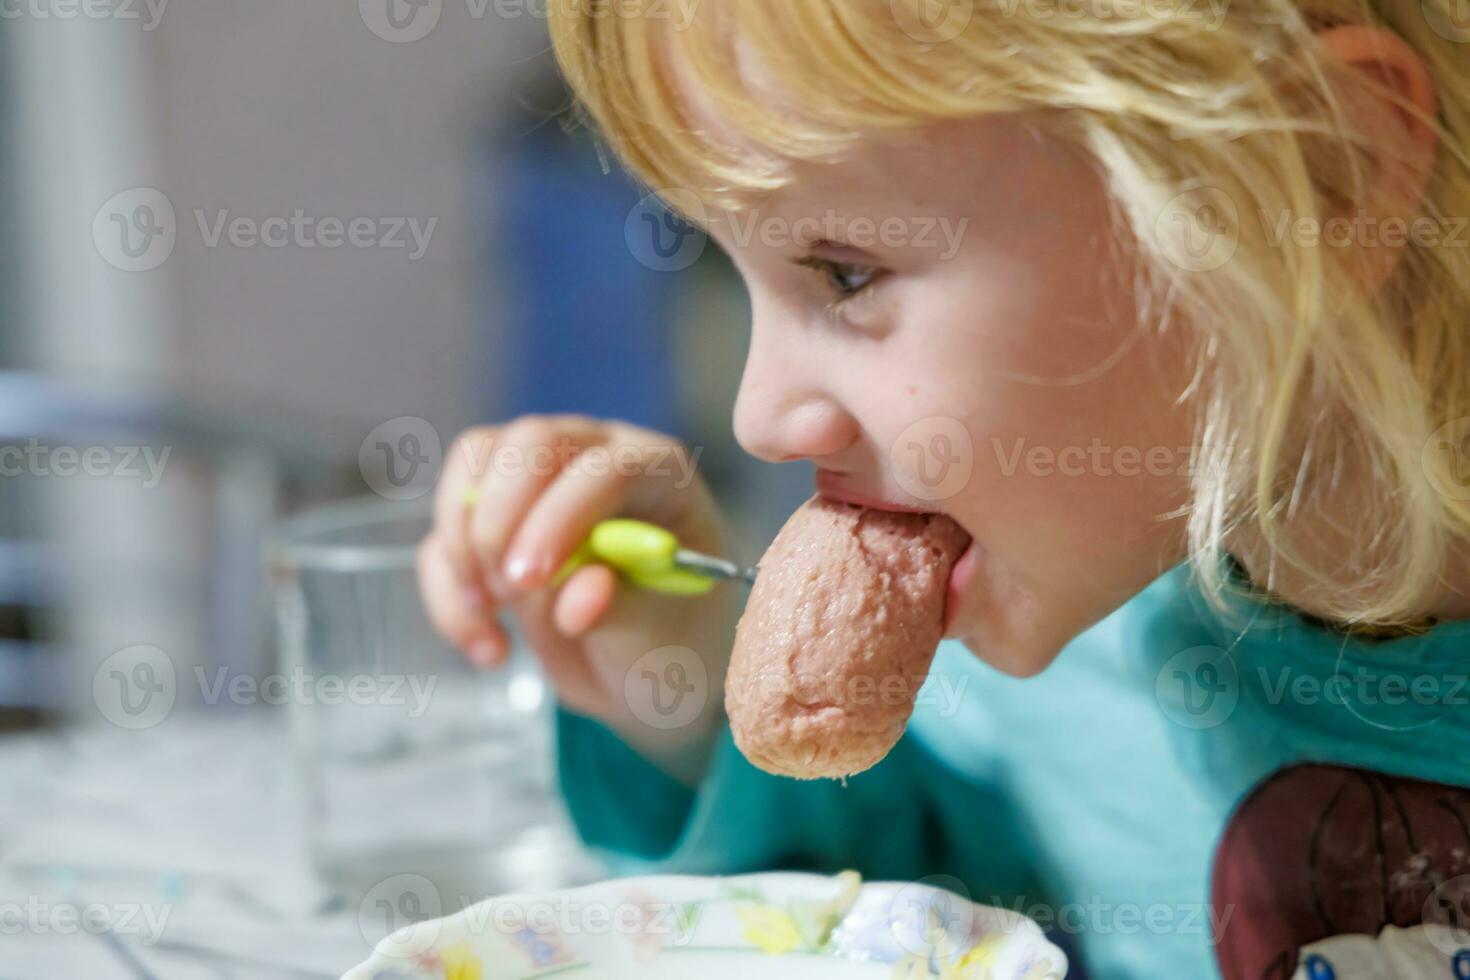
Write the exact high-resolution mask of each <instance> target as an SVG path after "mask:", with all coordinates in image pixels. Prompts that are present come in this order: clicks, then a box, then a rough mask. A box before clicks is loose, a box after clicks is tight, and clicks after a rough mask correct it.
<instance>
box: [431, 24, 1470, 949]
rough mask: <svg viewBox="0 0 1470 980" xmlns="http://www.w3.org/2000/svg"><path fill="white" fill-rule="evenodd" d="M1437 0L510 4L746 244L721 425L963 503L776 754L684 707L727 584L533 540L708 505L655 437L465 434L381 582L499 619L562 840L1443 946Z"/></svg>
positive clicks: (1466, 411) (1446, 782) (712, 692)
mask: <svg viewBox="0 0 1470 980" xmlns="http://www.w3.org/2000/svg"><path fill="white" fill-rule="evenodd" d="M1464 12H1465V11H1464V7H1463V3H1461V4H1460V5H1459V6H1458V7H1457V6H1456V5H1455V0H1422V2H1421V0H1379V2H1378V3H1376V4H1374V5H1373V6H1371V7H1370V6H1367V5H1364V4H1361V3H1358V2H1354V0H1219V2H1216V3H1205V2H1204V0H1149V2H1124V0H973V2H969V0H955V2H950V3H946V4H938V5H936V4H934V3H932V2H929V0H707V2H705V3H703V4H700V5H698V6H697V7H696V8H694V10H693V16H692V17H690V18H688V19H684V18H674V17H672V16H670V9H669V7H668V5H666V4H663V3H660V2H655V0H647V2H622V3H616V4H613V3H603V2H600V0H582V2H578V3H554V4H552V17H551V29H552V36H553V40H554V43H555V49H556V54H557V56H558V58H559V60H560V62H561V65H562V67H563V70H564V72H565V74H566V75H567V77H568V79H569V81H570V82H571V84H572V86H573V88H574V90H575V91H576V94H577V96H578V97H579V100H580V103H581V105H582V106H583V107H584V109H585V112H586V114H587V116H588V117H590V120H591V122H592V123H593V124H594V125H595V126H596V128H597V131H598V133H599V135H600V137H601V138H602V139H603V140H604V141H605V142H606V143H607V144H608V145H609V146H610V147H611V148H612V150H613V151H615V152H616V154H617V155H618V156H619V157H620V158H621V159H622V161H623V162H624V163H625V164H626V165H627V166H628V167H629V168H630V169H631V170H632V171H633V172H634V173H635V174H637V175H638V176H639V177H641V178H642V179H643V180H644V181H646V182H647V183H648V185H649V186H650V187H651V188H654V189H656V190H658V191H659V192H660V194H661V195H662V196H663V197H664V198H665V199H666V200H667V201H668V202H669V203H670V204H671V205H672V206H674V207H675V208H677V209H678V210H680V211H681V212H683V213H684V214H685V215H686V216H687V217H689V218H690V219H691V220H692V221H695V222H696V223H698V224H700V225H701V226H702V227H704V228H705V229H706V230H707V231H708V232H709V234H710V235H711V236H712V237H713V238H714V239H715V240H716V241H717V242H718V243H719V244H720V245H721V246H722V247H723V248H724V249H725V250H726V251H727V252H728V253H729V255H730V257H731V258H732V260H733V261H734V263H735V265H736V266H737V267H738V269H739V271H740V273H741V275H742V276H743V278H744V280H745V282H746V285H747V287H748V289H749V292H750V297H751V302H752V308H753V316H754V323H753V334H752V342H751V348H750V353H749V360H748V363H747V364H746V368H745V375H744V379H743V383H742V388H741V392H740V396H739V399H738V401H737V403H736V405H735V428H736V434H737V436H738V437H739V439H740V441H741V443H742V444H743V445H744V447H745V448H746V449H748V450H749V451H750V452H752V453H754V454H756V455H757V456H759V457H761V458H763V459H766V460H770V461H772V462H785V461H789V460H797V459H806V460H811V461H813V462H814V463H815V465H816V468H817V472H818V474H819V475H818V480H817V487H816V490H817V492H819V493H821V494H824V495H826V496H828V497H832V498H835V499H838V500H845V501H849V502H853V503H857V504H862V505H866V506H869V507H879V508H892V509H905V508H907V509H917V510H921V511H937V512H942V513H944V514H947V515H948V516H950V517H951V518H953V519H954V520H955V521H957V522H958V523H959V524H960V525H962V526H963V527H964V529H965V530H966V531H968V532H969V533H970V534H971V535H972V536H973V538H974V543H973V545H972V546H971V548H970V550H969V551H968V552H967V553H966V555H965V557H964V558H963V559H962V560H961V561H960V562H959V564H958V566H957V567H956V569H955V572H954V574H953V576H952V580H951V583H950V593H949V598H948V609H947V620H948V625H947V635H948V636H949V637H950V639H949V640H948V641H946V642H945V643H944V644H943V645H942V646H941V648H940V652H939V654H938V656H937V658H936V660H935V663H934V667H933V671H932V673H931V675H930V680H929V686H928V687H926V688H925V689H924V692H923V693H921V696H920V699H919V704H918V706H917V709H916V711H915V714H914V717H913V720H912V722H911V724H910V727H909V730H908V734H907V735H906V736H905V738H904V739H903V740H902V741H901V742H900V743H899V745H898V746H897V748H895V750H894V751H893V752H892V753H891V754H890V755H889V756H888V758H887V759H885V760H884V761H883V762H882V763H880V764H879V765H878V766H876V767H875V768H873V769H871V770H869V771H867V772H864V773H861V774H859V775H857V776H855V777H853V778H852V779H850V780H849V781H848V782H847V783H846V785H843V784H839V783H837V782H831V781H820V782H798V781H794V780H788V779H781V778H776V777H773V776H768V775H766V774H764V773H762V772H760V771H758V770H756V769H754V768H753V767H752V766H750V765H749V764H748V763H747V762H746V761H745V760H744V759H743V758H742V757H741V756H740V754H739V753H738V751H737V750H736V749H735V748H734V746H733V744H732V742H731V740H730V738H729V735H728V733H727V730H726V728H725V726H724V723H723V718H722V714H721V689H720V679H721V677H722V676H723V671H724V665H725V661H726V657H727V656H728V650H729V649H730V643H731V637H732V634H733V624H734V622H735V617H736V616H737V614H738V606H739V601H740V599H741V596H740V595H739V594H737V590H734V589H730V588H722V589H720V590H717V591H716V592H715V593H714V594H713V595H712V596H710V597H707V598H702V599H691V598H671V597H666V596H659V595H655V594H651V593H647V592H639V591H634V590H631V589H628V588H626V587H624V586H622V585H620V584H619V582H618V580H617V579H616V578H615V576H614V575H613V574H612V572H611V571H610V570H608V569H607V568H605V567H601V566H595V565H594V566H588V567H584V568H582V569H581V570H580V571H578V572H577V573H576V574H575V575H574V576H573V577H571V578H570V579H568V580H566V581H565V582H560V581H553V579H554V577H555V573H556V570H557V569H558V568H559V567H560V565H561V563H562V562H563V560H564V559H565V558H566V557H567V556H568V555H569V554H570V553H571V552H572V551H573V549H574V548H575V547H576V546H577V544H578V542H579V541H580V540H581V539H582V538H583V537H584V536H585V535H586V534H587V532H588V530H589V529H590V528H591V526H592V525H593V524H594V523H595V522H597V521H598V520H600V519H602V518H605V517H608V516H611V515H614V514H623V515H628V516H633V517H638V518H643V519H646V520H650V521H653V522H656V523H659V524H662V525H664V526H666V527H668V528H670V529H672V530H673V531H674V532H675V533H676V534H678V535H679V536H680V538H681V539H682V540H683V541H684V542H685V544H686V545H687V546H688V547H691V548H696V549H699V550H702V551H707V552H712V553H721V552H723V551H724V550H725V542H724V540H723V532H722V525H721V518H720V515H719V512H718V510H717V509H716V506H715V504H714V503H713V501H712V499H711V496H710V494H709V493H708V491H707V490H706V488H705V487H704V486H703V485H702V484H700V483H699V482H697V481H694V482H692V483H691V482H689V481H687V480H679V479H678V478H677V476H678V474H679V473H680V472H681V471H680V469H679V468H678V467H671V466H663V467H659V466H656V465H653V461H655V460H656V459H663V458H666V453H667V452H668V451H670V450H677V448H678V447H677V446H675V445H673V444H672V440H670V439H668V438H667V437H663V436H660V435H659V434H657V433H652V432H647V431H642V430H638V429H634V428H632V427H629V426H626V425H622V424H619V423H616V422H604V421H598V420H593V419H587V418H577V417H567V418H539V417H538V418H528V419H520V420H517V421H514V422H512V423H510V424H508V425H505V426H500V427H495V428H487V429H478V430H472V431H470V432H468V433H466V434H464V436H463V437H462V438H461V440H460V441H459V443H458V445H457V446H456V448H455V449H454V451H453V452H451V454H450V461H449V463H448V466H447V469H446V474H445V478H444V479H443V481H442V485H441V487H440V489H439V494H438V506H437V511H436V527H435V530H434V532H433V534H432V536H431V537H430V538H429V540H427V541H426V542H425V544H424V547H423V549H422V567H421V575H422V580H423V583H424V591H425V595H426V597H427V601H428V603H429V606H430V609H431V611H432V614H433V616H434V618H435V621H436V623H437V625H438V626H439V628H440V629H441V630H442V631H443V632H444V633H445V634H446V635H447V636H449V637H450V638H451V639H452V640H453V641H454V642H455V643H457V644H458V645H460V646H462V647H463V648H464V649H465V650H466V651H467V653H468V654H469V656H470V657H471V658H472V659H474V660H475V661H476V662H477V663H481V664H484V665H487V666H489V665H492V664H495V663H497V662H499V661H500V660H501V659H502V658H503V657H504V656H505V655H506V652H507V640H506V637H505V634H504V633H503V632H502V629H501V627H500V626H499V625H498V624H497V618H496V617H497V615H498V613H499V612H500V611H501V610H502V609H504V610H508V611H510V612H511V613H513V614H514V615H515V616H516V617H518V619H519V621H520V623H521V625H522V627H523V629H524V631H525V633H526V635H527V636H528V638H529V641H530V643H531V645H532V646H533V647H534V649H535V650H536V652H537V653H538V655H539V656H540V657H541V659H542V660H543V662H544V664H545V666H546V669H547V671H548V673H549V675H550V677H551V679H552V681H553V683H554V684H555V686H556V689H557V692H558V694H559V698H560V703H561V709H560V712H559V715H558V726H559V739H560V743H559V744H560V766H561V777H562V785H563V788H564V791H565V793H566V796H567V800H568V802H569V805H570V808H571V811H572V814H573V816H574V817H575V819H576V821H577V823H578V825H579V827H580V829H581V832H582V833H583V835H584V836H585V838H586V839H587V841H588V842H589V843H591V844H592V845H594V846H597V847H599V848H601V849H603V850H604V851H605V852H606V853H607V854H609V855H610V856H613V857H615V859H616V860H617V861H618V864H617V867H618V869H619V870H622V871H629V870H650V869H655V868H657V869H660V870H674V871H690V872H715V873H725V872H736V871H744V870H752V869H763V868H812V869H827V870H835V869H839V868H844V867H853V868H857V869H858V870H860V871H861V872H863V874H864V875H865V876H868V877H873V878H888V879H903V880H911V879H916V878H921V877H926V876H933V877H931V878H930V880H933V881H936V882H939V883H941V884H944V885H945V886H947V887H950V888H954V889H956V890H961V891H964V892H966V893H967V894H968V895H969V897H970V898H971V899H973V900H975V901H978V902H983V903H989V904H999V905H1005V906H1008V907H1012V908H1017V909H1019V910H1020V911H1023V912H1025V913H1027V914H1030V915H1032V916H1033V917H1035V918H1037V919H1038V920H1039V921H1040V922H1041V924H1042V925H1043V926H1046V927H1048V928H1050V929H1052V930H1053V932H1054V933H1055V934H1057V935H1058V936H1060V937H1063V939H1064V940H1065V941H1066V942H1067V943H1068V944H1069V945H1071V946H1072V948H1073V949H1074V950H1077V951H1079V953H1080V955H1079V957H1078V960H1079V961H1080V962H1079V963H1078V964H1077V966H1078V970H1077V973H1078V974H1079V975H1080V974H1081V973H1083V972H1084V971H1085V973H1086V975H1088V976H1091V977H1098V978H1133V977H1170V978H1182V977H1189V978H1194V977H1207V976H1216V975H1221V976H1225V977H1229V978H1237V977H1239V978H1246V977H1249V978H1259V977H1288V976H1291V975H1293V973H1296V972H1298V971H1300V975H1302V976H1313V977H1320V976H1331V975H1336V976H1338V977H1350V976H1364V977H1367V976H1389V975H1408V973H1410V972H1413V971H1417V970H1420V969H1424V970H1429V971H1432V972H1428V973H1425V974H1423V975H1435V976H1445V977H1451V976H1465V975H1470V951H1467V950H1463V949H1462V948H1461V946H1462V945H1464V944H1466V942H1467V940H1466V936H1465V934H1464V933H1463V932H1461V931H1459V930H1458V929H1457V928H1456V926H1458V925H1459V920H1458V919H1457V918H1456V915H1457V914H1463V913H1466V912H1470V789H1467V788H1466V787H1470V684H1467V683H1466V681H1467V675H1470V547H1467V541H1466V539H1467V537H1470V373H1467V372H1470V358H1467V350H1470V320H1467V311H1470V295H1467V289H1470V285H1467V284H1470V231H1467V228H1466V225H1467V216H1470V155H1467V148H1470V144H1467V139H1470V69H1467V66H1470V23H1467V22H1466V21H1465V19H1464V17H1463V14H1464ZM1457 17H1458V18H1459V19H1457ZM946 231H947V234H946V233H945V232H946ZM500 450H512V451H514V454H513V455H502V456H499V457H497V455H496V453H497V451H500ZM536 450H546V451H547V452H546V455H545V457H544V458H546V459H548V460H549V459H555V460H558V461H559V462H558V463H557V464H556V465H554V466H542V467H529V466H527V467H522V468H519V469H518V468H517V467H513V466H509V467H508V466H504V465H490V461H491V460H492V459H496V458H499V459H509V458H514V459H529V458H531V456H530V455H528V454H531V453H533V452H534V451H536ZM614 460H616V461H621V464H622V465H608V464H609V462H610V461H614ZM630 462H631V463H632V464H634V465H629V464H630ZM641 464H647V465H641ZM472 486H473V487H477V488H478V491H479V496H478V499H477V502H476V503H474V504H473V505H466V503H465V501H466V490H467V489H469V488H470V487H472ZM675 668H677V669H675ZM1043 671H1045V673H1042V672H1043ZM1034 675H1040V676H1034ZM649 678H652V679H653V680H652V682H653V683H655V684H657V683H659V682H660V681H661V680H668V681H669V682H670V684H671V685H672V686H671V688H670V690H669V691H668V692H667V693H668V694H669V696H670V697H674V696H678V697H681V698H685V699H686V700H684V701H680V702H679V705H682V706H683V707H678V706H676V707H675V708H672V709H671V708H669V706H670V705H673V704H674V703H675V702H674V701H667V702H658V703H651V702H649V701H648V700H647V699H646V698H643V697H642V696H641V695H638V691H640V690H641V687H640V685H642V684H643V683H644V681H645V680H647V679H649ZM1028 678H1029V679H1028ZM925 695H929V696H925ZM651 704H652V706H653V707H654V708H657V709H658V711H651V710H650V705H651ZM691 705H692V707H690V706H691ZM665 709H668V710H672V712H673V715H677V716H678V718H677V720H675V721H672V722H671V721H670V718H671V717H672V715H666V714H663V713H662V712H664V711H665ZM1388 927H1398V928H1403V927H1414V928H1410V929H1409V931H1407V932H1399V931H1397V929H1396V928H1388ZM1334 937H1336V938H1334ZM1355 937H1357V938H1355ZM1361 937H1378V938H1377V941H1376V942H1374V941H1371V939H1365V938H1361ZM1394 956H1397V957H1399V959H1392V958H1391V957H1394ZM1404 957H1408V959H1405V958H1404ZM1411 962H1412V963H1416V964H1420V965H1419V966H1414V967H1409V966H1405V964H1407V963H1411ZM1423 964H1432V966H1424V965H1423ZM1323 971H1327V972H1323ZM1456 971H1458V972H1456Z"/></svg>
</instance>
